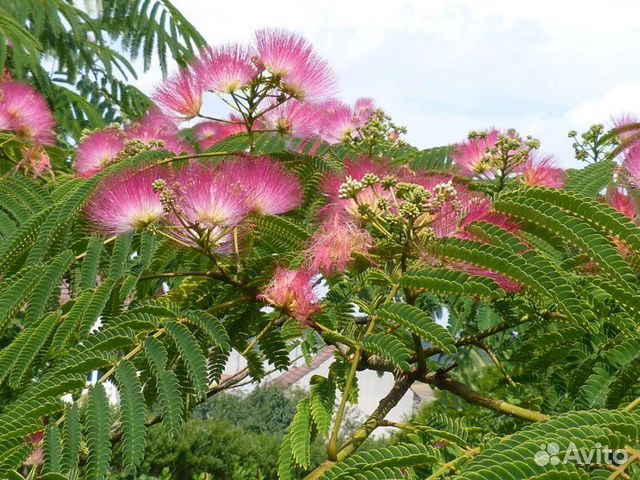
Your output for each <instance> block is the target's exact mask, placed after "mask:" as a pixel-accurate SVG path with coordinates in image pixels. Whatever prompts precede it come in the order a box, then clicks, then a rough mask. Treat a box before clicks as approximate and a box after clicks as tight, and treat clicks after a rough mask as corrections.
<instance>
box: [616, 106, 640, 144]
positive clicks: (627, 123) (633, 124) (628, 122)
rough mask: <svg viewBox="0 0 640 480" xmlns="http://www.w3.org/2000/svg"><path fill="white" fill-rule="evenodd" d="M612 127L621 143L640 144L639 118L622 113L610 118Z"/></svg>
mask: <svg viewBox="0 0 640 480" xmlns="http://www.w3.org/2000/svg"><path fill="white" fill-rule="evenodd" d="M612 123H613V127H614V129H615V130H616V133H617V134H618V138H619V139H620V140H621V141H622V142H623V143H629V144H632V143H638V142H640V118H638V117H637V116H636V115H633V114H631V113H623V114H622V115H620V116H619V117H615V118H612Z"/></svg>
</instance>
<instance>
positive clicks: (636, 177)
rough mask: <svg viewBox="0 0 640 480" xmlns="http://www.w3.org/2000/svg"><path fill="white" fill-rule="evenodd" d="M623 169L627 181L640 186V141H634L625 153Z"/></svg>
mask: <svg viewBox="0 0 640 480" xmlns="http://www.w3.org/2000/svg"><path fill="white" fill-rule="evenodd" d="M622 170H623V172H624V174H625V177H626V179H627V181H628V182H629V183H630V184H631V185H633V186H634V187H636V188H640V142H639V143H634V144H633V145H632V146H631V147H630V148H629V149H628V150H627V151H626V152H625V155H624V161H623V162H622Z"/></svg>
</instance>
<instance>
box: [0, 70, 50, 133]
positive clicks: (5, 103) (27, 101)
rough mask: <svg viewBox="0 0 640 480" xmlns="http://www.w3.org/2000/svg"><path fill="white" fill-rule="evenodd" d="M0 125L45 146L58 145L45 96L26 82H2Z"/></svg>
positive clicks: (0, 87)
mask: <svg viewBox="0 0 640 480" xmlns="http://www.w3.org/2000/svg"><path fill="white" fill-rule="evenodd" d="M0 119H1V120H0V125H1V126H2V127H3V129H6V130H12V131H14V132H16V134H17V135H19V136H21V137H24V138H25V139H27V140H30V141H32V142H35V143H40V144H42V145H53V144H55V142H56V137H55V133H54V131H53V128H54V126H55V120H54V118H53V114H52V113H51V110H49V106H48V105H47V102H46V100H45V99H44V97H43V96H42V95H41V94H40V93H39V92H37V91H36V90H34V89H33V88H31V87H30V86H29V85H26V84H24V83H20V82H16V81H15V80H6V81H3V82H2V83H0Z"/></svg>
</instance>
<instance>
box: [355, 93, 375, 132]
mask: <svg viewBox="0 0 640 480" xmlns="http://www.w3.org/2000/svg"><path fill="white" fill-rule="evenodd" d="M375 111H376V106H375V103H374V102H373V100H372V99H371V98H359V99H357V100H356V104H355V108H354V117H355V124H356V125H357V127H358V128H362V127H364V126H365V124H366V123H367V122H368V121H369V119H370V118H371V115H373V113H374V112H375Z"/></svg>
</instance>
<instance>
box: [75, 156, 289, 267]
mask: <svg viewBox="0 0 640 480" xmlns="http://www.w3.org/2000/svg"><path fill="white" fill-rule="evenodd" d="M301 201H302V189H301V187H300V183H299V181H298V179H297V177H296V176H295V175H293V174H292V173H290V172H288V171H287V170H286V169H285V168H284V167H282V165H281V164H279V163H276V162H274V161H273V160H271V159H269V158H267V157H244V156H242V157H237V158H232V159H229V160H227V161H225V162H222V163H221V164H218V165H215V166H211V165H207V166H204V165H200V164H198V163H194V164H191V165H188V166H187V167H184V168H181V169H171V168H169V167H165V166H160V165H156V166H151V167H148V168H141V169H138V170H134V171H124V172H122V173H120V174H116V175H113V176H111V177H109V178H108V179H106V180H105V181H103V182H102V184H101V185H100V187H99V188H98V190H97V191H96V193H95V195H94V196H93V198H92V199H91V201H90V203H89V206H88V208H87V214H88V216H89V218H90V219H91V220H92V221H93V223H94V224H95V225H96V227H97V229H98V230H100V231H102V232H104V233H116V234H117V233H126V232H132V231H136V230H140V229H143V228H147V227H150V226H151V227H152V228H153V229H154V230H155V231H157V232H159V233H161V234H163V235H164V236H166V237H168V238H171V239H173V240H175V241H176V242H177V243H180V244H182V245H186V246H189V247H192V248H197V249H200V250H202V251H204V252H207V253H212V254H225V253H229V252H230V251H233V250H234V249H235V248H237V247H238V245H237V244H235V243H234V242H236V241H237V235H233V234H232V233H233V231H234V229H236V228H238V227H241V226H242V224H243V222H245V223H246V220H247V218H248V217H249V216H250V215H252V214H256V215H274V214H281V213H285V212H288V211H290V210H293V209H295V208H297V207H298V206H299V205H300V203H301ZM236 233H237V232H236Z"/></svg>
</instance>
